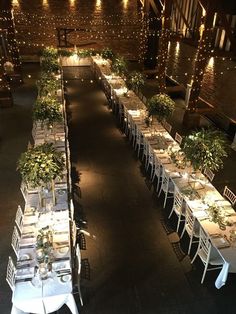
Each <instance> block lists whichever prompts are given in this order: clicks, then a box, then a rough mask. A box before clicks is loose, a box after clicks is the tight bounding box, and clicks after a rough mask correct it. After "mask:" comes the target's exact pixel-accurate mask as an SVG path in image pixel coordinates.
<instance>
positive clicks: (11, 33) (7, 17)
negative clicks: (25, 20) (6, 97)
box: [0, 0, 21, 73]
mask: <svg viewBox="0 0 236 314" xmlns="http://www.w3.org/2000/svg"><path fill="white" fill-rule="evenodd" d="M0 17H1V23H0V27H1V29H5V30H6V31H7V52H8V57H9V59H11V60H10V61H12V63H13V64H14V71H15V72H16V73H20V72H21V62H20V58H19V49H18V46H17V43H16V38H15V23H14V16H13V10H12V4H11V1H10V0H0Z"/></svg>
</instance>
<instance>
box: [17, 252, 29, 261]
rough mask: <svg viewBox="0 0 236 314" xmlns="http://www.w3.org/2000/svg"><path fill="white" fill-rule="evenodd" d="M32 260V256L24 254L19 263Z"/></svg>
mask: <svg viewBox="0 0 236 314" xmlns="http://www.w3.org/2000/svg"><path fill="white" fill-rule="evenodd" d="M30 258H31V256H30V254H26V253H25V254H22V255H21V256H20V258H19V261H26V260H29V259H30Z"/></svg>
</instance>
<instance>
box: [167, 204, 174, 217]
mask: <svg viewBox="0 0 236 314" xmlns="http://www.w3.org/2000/svg"><path fill="white" fill-rule="evenodd" d="M173 212H174V206H173V207H172V209H171V212H170V214H169V216H168V219H170V217H171V216H172V214H173Z"/></svg>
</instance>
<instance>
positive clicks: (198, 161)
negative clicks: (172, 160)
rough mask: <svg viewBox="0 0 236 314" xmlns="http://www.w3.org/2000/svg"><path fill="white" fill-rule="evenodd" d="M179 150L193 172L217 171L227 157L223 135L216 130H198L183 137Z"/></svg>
mask: <svg viewBox="0 0 236 314" xmlns="http://www.w3.org/2000/svg"><path fill="white" fill-rule="evenodd" d="M181 148H182V150H183V152H184V154H185V159H186V160H187V161H190V162H191V164H192V166H193V168H194V170H195V171H197V170H200V171H202V170H204V169H205V168H208V169H210V170H213V171H217V170H219V169H220V168H222V167H223V160H222V159H223V158H224V157H227V142H226V138H225V135H224V134H223V133H222V132H220V131H218V130H216V129H210V128H209V129H200V130H198V131H194V132H192V133H191V134H190V135H188V136H186V137H184V139H183V141H182V143H181Z"/></svg>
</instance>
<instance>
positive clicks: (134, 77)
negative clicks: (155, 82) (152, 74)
mask: <svg viewBox="0 0 236 314" xmlns="http://www.w3.org/2000/svg"><path fill="white" fill-rule="evenodd" d="M144 83H145V81H144V76H143V74H142V73H141V72H138V71H133V72H131V74H130V76H129V79H128V85H129V86H130V87H131V89H133V90H134V89H136V90H139V89H140V88H141V87H142V86H143V85H144Z"/></svg>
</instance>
